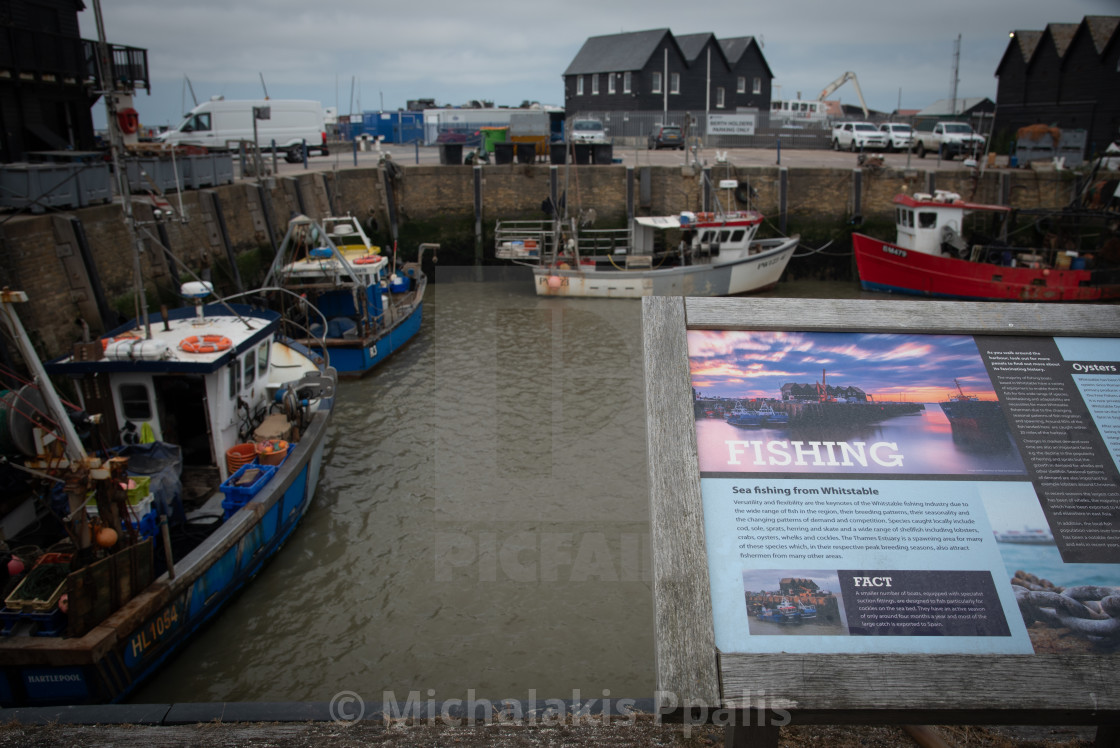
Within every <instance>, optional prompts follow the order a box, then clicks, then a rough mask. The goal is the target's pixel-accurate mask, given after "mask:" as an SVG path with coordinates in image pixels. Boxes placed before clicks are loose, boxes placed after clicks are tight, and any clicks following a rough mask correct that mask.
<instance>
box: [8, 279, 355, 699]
mask: <svg viewBox="0 0 1120 748" xmlns="http://www.w3.org/2000/svg"><path fill="white" fill-rule="evenodd" d="M183 292H184V295H186V296H187V297H190V298H192V299H193V300H194V305H193V306H190V307H186V308H182V309H177V310H172V311H169V312H166V313H164V314H163V315H162V319H159V320H158V321H150V320H148V319H147V318H146V317H145V318H143V319H137V320H134V321H133V322H130V323H128V324H126V325H123V326H121V327H119V328H117V329H115V330H112V331H111V332H109V333H108V334H106V335H105V336H103V337H101V338H100V339H95V340H91V341H87V342H80V343H77V344H75V346H74V348H73V350H72V352H71V353H70V354H69V355H65V356H62V357H60V358H57V359H54V360H53V361H50V362H48V363H46V364H45V365H44V364H42V363H40V362H39V361H38V359H37V358H36V355H35V351H34V350H33V349H32V348H31V346H30V344H28V343H27V335H26V333H25V332H24V331H23V328H22V324H21V323H20V321H19V317H18V316H17V315H16V313H15V311H14V302H18V301H24V300H26V297H25V296H24V295H23V294H20V293H18V292H5V294H4V295H3V302H4V303H3V305H2V311H3V321H4V322H5V326H6V328H7V332H8V335H9V336H10V338H11V339H12V340H14V341H16V342H17V343H20V344H21V353H22V356H23V358H24V360H25V362H26V363H27V365H28V366H29V368H31V369H32V374H31V383H30V384H28V385H26V386H24V387H23V388H22V389H20V390H18V391H16V392H11V393H9V394H8V395H7V396H5V397H4V399H3V401H2V404H3V407H4V411H5V412H4V413H3V414H0V415H2V416H3V417H4V420H5V422H6V423H7V424H8V426H9V429H8V431H9V436H10V437H11V440H12V443H13V444H14V445H16V446H17V447H19V448H20V449H21V450H22V451H23V453H24V455H25V457H24V458H22V460H17V459H16V458H14V457H10V458H9V460H10V461H11V462H13V463H15V464H18V465H19V468H20V470H21V471H23V472H26V473H27V474H29V476H30V478H29V482H28V485H27V488H26V491H27V497H28V500H29V501H30V502H31V506H32V508H33V509H34V511H32V512H31V513H30V515H29V517H28V516H27V515H26V514H25V515H23V517H22V518H21V515H20V512H19V508H20V507H18V506H17V508H16V510H13V511H11V512H9V513H8V514H6V515H5V516H4V517H3V519H4V522H5V524H4V529H5V536H6V538H5V539H6V541H7V546H6V547H4V548H3V550H4V551H5V552H6V554H5V555H6V556H7V558H8V563H7V564H5V565H4V570H3V574H0V577H2V579H0V581H2V582H3V584H2V585H0V586H2V587H4V589H5V598H4V607H3V609H2V610H0V663H2V664H0V705H2V706H4V707H14V706H45V705H55V704H91V703H105V702H115V701H120V700H121V699H124V698H125V697H127V696H128V695H129V694H131V693H133V692H134V691H135V689H136V687H137V686H138V685H139V684H140V683H142V682H143V681H144V680H145V679H146V678H148V677H149V676H151V675H152V674H153V673H154V672H156V671H157V670H158V669H159V667H160V666H161V664H162V663H164V662H165V661H166V660H167V659H168V658H169V657H170V656H171V655H172V654H173V653H175V652H176V651H177V650H178V649H180V648H181V647H182V646H183V644H184V643H185V642H186V641H187V640H188V638H189V637H190V636H191V635H192V634H193V633H194V632H195V631H197V630H198V629H199V627H201V626H202V625H203V624H204V623H205V622H206V621H207V620H209V619H211V618H212V617H213V616H215V615H216V614H217V613H218V612H219V611H220V610H221V609H222V607H223V606H224V605H225V604H226V603H228V602H229V601H230V600H232V599H233V597H234V596H235V595H236V594H237V592H238V590H239V589H240V588H241V587H242V586H243V585H245V584H246V583H247V582H249V581H250V580H251V579H252V578H253V577H254V576H255V575H256V574H257V573H258V572H260V571H261V569H262V567H263V566H264V564H265V563H266V562H267V561H268V559H269V558H271V557H272V556H273V555H274V554H276V553H277V551H279V550H280V548H281V546H282V545H283V544H284V542H285V541H286V540H287V539H288V538H289V537H290V536H291V534H292V532H293V531H294V530H295V528H296V526H297V525H298V523H299V521H300V519H301V518H302V517H303V515H304V513H305V512H306V511H307V509H308V507H309V505H310V503H311V500H312V497H313V496H314V494H315V488H316V485H317V483H318V479H319V471H320V466H321V464H322V459H323V449H324V445H325V435H326V432H327V426H328V424H329V423H330V420H331V414H332V411H333V407H334V390H335V385H336V381H337V375H336V372H335V370H334V369H333V368H331V367H330V366H329V365H328V364H327V362H326V361H325V360H323V358H322V357H321V356H318V355H317V354H315V353H313V352H312V351H310V350H308V349H307V348H306V347H305V346H303V345H301V344H299V343H297V342H295V341H293V340H291V339H290V338H287V337H285V336H284V335H283V334H282V331H281V321H282V320H281V317H280V314H278V313H277V312H275V311H271V310H261V309H256V308H252V307H250V306H248V305H244V304H233V303H229V302H223V303H216V304H209V305H204V304H203V300H204V298H205V297H207V296H208V295H209V294H210V292H211V289H210V287H209V284H205V283H201V282H193V283H188V284H185V286H184V288H183ZM50 375H53V376H55V377H57V378H58V379H59V381H62V380H66V381H68V382H72V383H74V385H75V386H76V390H77V402H76V403H75V404H73V405H64V404H63V403H62V401H61V399H60V398H59V397H58V395H57V393H56V392H55V391H54V388H53V387H52V386H51V381H50V379H49V376H50ZM8 506H11V504H8Z"/></svg>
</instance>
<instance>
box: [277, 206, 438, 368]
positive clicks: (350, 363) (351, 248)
mask: <svg viewBox="0 0 1120 748" xmlns="http://www.w3.org/2000/svg"><path fill="white" fill-rule="evenodd" d="M438 248H439V245H437V244H421V245H420V247H419V251H418V254H417V258H416V261H415V262H406V263H403V264H401V265H398V264H397V258H396V252H393V253H392V256H388V255H384V254H382V253H381V250H380V248H379V247H376V246H374V245H373V244H372V243H371V242H370V240H369V238H368V237H367V236H366V234H365V232H364V231H363V230H362V228H361V224H360V222H359V221H358V220H357V219H356V218H353V217H351V216H342V217H330V218H325V219H323V221H322V222H318V221H315V220H313V219H311V218H309V217H307V216H304V215H300V216H296V217H295V218H293V219H292V220H291V221H290V222H289V223H288V230H287V233H286V234H285V235H284V239H283V241H281V243H280V248H279V249H278V250H277V253H276V257H275V258H274V259H273V262H272V266H271V267H270V268H269V272H268V275H267V277H266V278H265V281H264V286H265V288H266V289H272V290H271V291H268V294H269V297H270V299H271V303H272V305H273V307H274V308H276V309H278V310H279V311H280V312H281V313H282V315H283V317H284V326H285V332H286V333H287V334H289V335H290V336H291V337H292V338H293V339H294V340H296V341H298V342H300V343H302V344H303V345H305V346H307V347H308V348H310V349H312V350H314V351H316V352H318V353H323V352H324V351H325V352H328V353H329V355H330V361H331V365H332V366H334V367H335V369H336V370H337V371H338V373H339V375H340V376H344V377H360V376H362V375H363V374H366V373H367V372H369V371H370V370H372V369H373V368H374V367H375V366H377V365H378V364H380V363H381V362H382V361H384V360H385V359H387V358H389V357H390V356H392V355H393V354H394V353H395V352H396V351H398V350H400V349H401V347H402V346H404V345H405V344H406V343H407V342H408V341H409V340H411V339H412V338H413V337H414V336H415V335H416V333H417V332H418V331H419V330H420V322H421V318H422V316H423V308H424V290H425V289H426V288H427V283H428V280H427V276H425V274H424V272H423V270H422V269H421V263H422V262H423V258H424V252H425V251H427V250H428V249H432V250H437V249H438Z"/></svg>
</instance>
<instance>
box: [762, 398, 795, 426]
mask: <svg viewBox="0 0 1120 748" xmlns="http://www.w3.org/2000/svg"><path fill="white" fill-rule="evenodd" d="M758 417H759V419H760V420H761V421H762V425H763V426H768V427H772V426H788V425H789V413H786V412H785V411H782V410H774V408H773V407H771V406H770V404H769V403H763V404H762V407H760V408H759V409H758Z"/></svg>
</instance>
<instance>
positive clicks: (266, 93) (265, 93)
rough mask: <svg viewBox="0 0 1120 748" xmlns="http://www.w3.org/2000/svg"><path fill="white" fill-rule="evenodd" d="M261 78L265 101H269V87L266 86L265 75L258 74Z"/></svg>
mask: <svg viewBox="0 0 1120 748" xmlns="http://www.w3.org/2000/svg"><path fill="white" fill-rule="evenodd" d="M257 75H259V76H260V77H261V88H262V89H263V90H264V100H265V101H268V86H266V85H265V84H264V73H257Z"/></svg>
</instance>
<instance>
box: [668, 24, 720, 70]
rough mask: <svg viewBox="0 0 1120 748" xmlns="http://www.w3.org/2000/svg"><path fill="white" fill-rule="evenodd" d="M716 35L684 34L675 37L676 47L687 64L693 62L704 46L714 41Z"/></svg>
mask: <svg viewBox="0 0 1120 748" xmlns="http://www.w3.org/2000/svg"><path fill="white" fill-rule="evenodd" d="M715 38H716V35H715V34H713V33H711V32H710V31H709V32H706V33H703V34H685V35H683V36H678V37H676V40H677V46H678V47H680V48H681V54H683V55H684V59H686V60H688V62H689V63H692V62H695V61H696V58H697V57H699V56H700V53H701V52H703V51H704V45H705V44H707V43H708V42H709V41H714V40H715Z"/></svg>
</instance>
